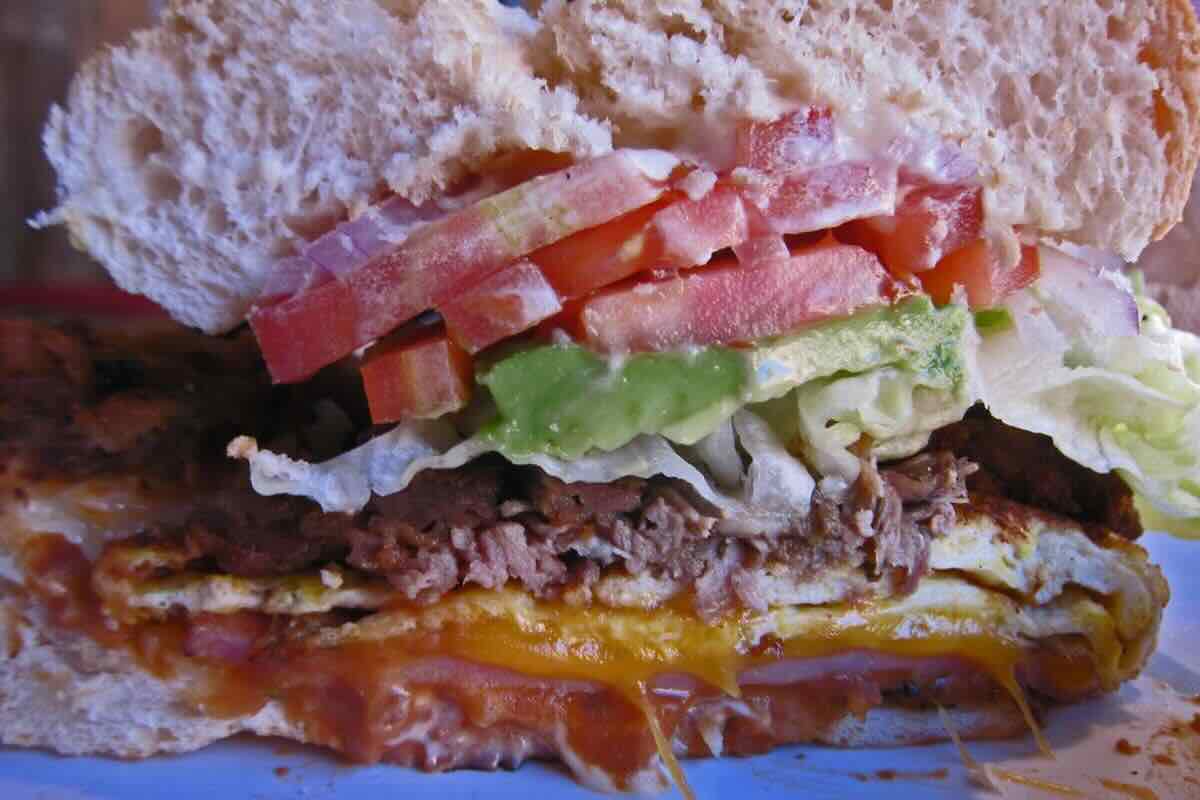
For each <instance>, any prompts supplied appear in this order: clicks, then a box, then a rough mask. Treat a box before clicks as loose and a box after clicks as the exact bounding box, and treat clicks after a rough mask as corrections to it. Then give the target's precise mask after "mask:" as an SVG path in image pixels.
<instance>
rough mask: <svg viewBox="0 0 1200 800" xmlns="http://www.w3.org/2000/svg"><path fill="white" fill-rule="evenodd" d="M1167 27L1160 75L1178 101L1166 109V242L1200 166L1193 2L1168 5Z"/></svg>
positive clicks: (1158, 40)
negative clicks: (1173, 88) (1176, 93)
mask: <svg viewBox="0 0 1200 800" xmlns="http://www.w3.org/2000/svg"><path fill="white" fill-rule="evenodd" d="M1162 22H1163V24H1162V26H1161V27H1160V28H1158V29H1156V31H1155V33H1156V35H1155V36H1154V39H1155V42H1154V43H1155V45H1156V51H1155V54H1154V55H1155V56H1156V57H1152V56H1150V54H1149V53H1147V54H1146V55H1147V57H1151V58H1152V61H1155V62H1158V63H1157V64H1156V66H1155V71H1156V72H1158V73H1159V75H1160V76H1162V77H1165V78H1166V81H1165V82H1166V84H1167V85H1171V86H1175V87H1178V88H1177V92H1178V98H1177V99H1176V102H1175V103H1173V104H1167V106H1166V108H1167V113H1168V115H1169V118H1170V124H1169V126H1168V131H1169V135H1170V138H1169V139H1168V140H1167V161H1168V162H1169V163H1170V170H1169V171H1168V172H1167V179H1166V183H1165V185H1164V187H1163V207H1162V217H1161V218H1160V219H1159V221H1158V224H1157V225H1156V226H1155V228H1154V235H1153V238H1154V239H1155V240H1158V239H1162V238H1163V237H1164V236H1166V235H1167V233H1168V232H1169V231H1170V230H1171V228H1173V227H1175V225H1176V224H1177V223H1178V222H1179V221H1180V220H1181V219H1183V209H1184V206H1186V205H1187V201H1188V196H1189V195H1190V193H1191V189H1192V180H1193V177H1194V175H1195V172H1196V164H1197V162H1198V161H1200V23H1197V19H1196V9H1195V7H1194V6H1193V5H1192V0H1167V2H1165V3H1163V19H1162Z"/></svg>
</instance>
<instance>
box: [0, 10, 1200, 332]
mask: <svg viewBox="0 0 1200 800" xmlns="http://www.w3.org/2000/svg"><path fill="white" fill-rule="evenodd" d="M165 2H166V0H0V186H3V187H4V188H3V191H0V310H3V309H5V308H7V309H10V310H11V309H12V308H13V307H14V306H23V307H32V306H36V305H39V304H42V303H45V302H61V299H62V298H63V297H64V291H63V287H66V288H67V289H69V290H70V291H73V292H75V294H73V295H71V297H73V298H75V299H76V300H77V301H78V302H71V303H68V305H77V306H82V307H81V308H80V309H79V310H87V308H89V307H91V306H93V305H94V304H96V303H100V304H103V303H105V302H107V300H105V299H104V298H105V297H106V296H105V295H103V294H99V295H98V294H97V291H98V290H96V289H95V288H94V287H98V286H103V285H105V284H106V283H107V278H106V275H105V273H104V270H103V269H101V268H100V267H99V266H98V265H97V264H96V263H95V262H93V261H92V260H91V259H89V258H88V257H87V256H85V255H83V254H81V253H79V252H77V251H75V250H74V248H72V247H71V245H70V242H69V241H68V238H67V236H66V234H65V233H64V231H63V230H62V229H61V228H53V229H51V230H47V231H35V230H33V229H32V228H30V227H29V226H28V224H27V222H26V221H27V220H28V219H29V218H30V217H32V216H33V215H34V214H36V213H37V212H39V211H42V210H45V209H49V208H51V207H53V205H54V176H53V173H52V170H51V169H50V167H49V165H48V164H47V163H46V160H45V158H44V157H43V156H42V149H41V129H42V126H43V124H44V123H45V120H46V115H47V113H48V111H49V108H50V105H51V104H52V103H57V102H61V101H62V100H63V99H64V98H65V96H66V93H67V87H68V86H69V84H70V80H71V76H72V75H73V74H74V72H75V70H76V69H77V68H78V66H79V65H80V64H81V63H82V62H83V61H84V60H85V59H87V58H88V56H90V55H91V54H93V53H94V52H96V51H97V50H98V49H100V48H102V47H105V46H106V45H109V44H114V43H120V42H121V41H123V40H124V39H125V38H126V37H127V36H128V34H129V32H130V31H132V30H135V29H137V28H139V27H144V26H146V25H148V24H150V23H151V22H152V21H153V19H154V17H155V16H156V14H157V13H158V12H159V11H160V10H161V7H162V6H163V5H165ZM501 2H507V3H509V4H516V3H517V2H519V0H501ZM1197 195H1200V192H1193V202H1192V203H1191V204H1190V205H1189V208H1188V212H1187V218H1186V219H1185V221H1184V223H1183V224H1181V225H1179V226H1177V227H1176V229H1175V230H1174V231H1173V232H1172V233H1171V235H1170V236H1168V237H1167V239H1166V240H1164V241H1163V242H1160V243H1158V244H1155V245H1152V246H1151V247H1150V249H1149V250H1147V252H1146V254H1145V256H1143V259H1142V263H1141V266H1143V267H1144V268H1145V269H1146V272H1147V275H1148V276H1149V277H1150V278H1151V280H1152V281H1154V282H1155V289H1154V291H1155V293H1156V294H1157V296H1158V297H1159V299H1160V300H1162V301H1163V302H1164V303H1165V304H1166V305H1167V307H1168V309H1169V310H1170V311H1171V312H1172V315H1173V316H1174V317H1175V319H1176V323H1177V324H1179V325H1180V326H1182V327H1187V328H1190V329H1192V330H1198V331H1200V255H1198V254H1200V197H1198V196H1197ZM49 285H53V286H55V287H56V289H55V293H54V294H47V293H46V287H47V286H49ZM47 298H50V300H49V301H47ZM97 298H99V299H97ZM64 310H66V309H64Z"/></svg>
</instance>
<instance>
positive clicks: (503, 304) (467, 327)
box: [438, 260, 562, 353]
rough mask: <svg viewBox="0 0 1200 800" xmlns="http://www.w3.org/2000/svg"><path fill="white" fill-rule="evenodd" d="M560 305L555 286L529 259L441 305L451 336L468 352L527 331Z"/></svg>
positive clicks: (476, 350)
mask: <svg viewBox="0 0 1200 800" xmlns="http://www.w3.org/2000/svg"><path fill="white" fill-rule="evenodd" d="M561 309H562V303H560V302H559V299H558V293H557V292H555V291H554V287H553V286H551V285H550V283H549V282H548V281H547V280H546V278H545V277H544V276H543V275H542V273H541V270H539V269H538V267H537V265H536V264H534V263H533V262H532V261H527V260H522V261H519V262H517V263H516V264H514V265H512V266H511V267H507V268H505V269H502V270H501V271H499V272H497V273H495V274H493V275H491V276H489V277H487V278H484V279H483V280H482V281H480V282H479V283H477V284H476V285H474V286H472V287H471V288H470V289H467V290H466V291H464V292H463V293H462V294H460V295H458V296H457V297H455V298H454V299H452V300H450V301H448V302H446V303H443V304H442V305H441V306H439V307H438V311H439V312H441V315H442V317H443V318H444V319H445V320H446V330H447V332H448V333H449V334H450V338H451V339H453V340H454V342H455V343H456V344H458V346H459V347H461V348H463V349H464V350H466V351H467V352H468V353H478V352H479V351H480V350H482V349H484V348H485V347H488V346H490V345H493V344H495V343H496V342H498V341H500V340H501V339H505V338H507V337H509V336H515V335H516V334H518V333H521V332H522V331H527V330H529V329H530V328H532V327H533V326H534V325H537V324H538V323H539V322H541V321H542V320H544V319H547V318H549V317H552V316H554V315H555V314H557V313H558V312H559V311H560V310H561Z"/></svg>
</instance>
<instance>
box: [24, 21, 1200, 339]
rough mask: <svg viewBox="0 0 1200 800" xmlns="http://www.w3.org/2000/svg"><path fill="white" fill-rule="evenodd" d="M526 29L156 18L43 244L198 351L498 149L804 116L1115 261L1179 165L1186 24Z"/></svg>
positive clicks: (75, 123)
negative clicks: (818, 108) (792, 112)
mask: <svg viewBox="0 0 1200 800" xmlns="http://www.w3.org/2000/svg"><path fill="white" fill-rule="evenodd" d="M538 13H539V14H540V21H535V20H534V19H533V18H531V17H530V16H529V15H528V14H527V13H526V12H524V11H522V10H520V9H506V8H504V7H502V6H501V5H500V4H499V3H495V2H490V1H489V0H469V2H462V3H437V2H421V1H420V0H407V1H406V2H401V1H400V0H389V2H381V0H342V1H341V2H333V1H332V0H316V1H315V2H296V1H295V0H288V2H271V1H269V0H239V2H231V1H230V0H176V1H175V2H173V3H172V4H171V5H170V7H169V9H168V11H167V13H166V15H165V18H164V20H163V22H162V24H161V25H160V26H159V27H158V28H156V29H154V30H151V31H148V32H145V33H142V34H140V35H138V36H136V37H135V38H134V39H133V41H132V42H131V43H130V44H129V45H127V46H126V47H123V48H117V49H113V50H110V51H108V52H107V53H105V54H103V55H101V56H100V57H98V58H96V59H95V60H94V61H92V62H91V63H90V64H89V65H88V66H87V68H86V69H84V70H83V71H82V72H81V74H80V76H79V77H78V78H77V80H76V81H75V84H74V86H73V88H72V90H71V93H70V97H69V99H68V101H67V104H66V106H65V108H58V109H55V110H54V111H53V113H52V114H51V118H50V123H49V125H48V127H47V130H46V147H47V152H48V154H49V157H50V159H51V161H52V162H53V164H54V166H55V168H56V169H57V171H58V175H59V191H58V194H59V206H58V208H57V209H55V210H54V211H53V212H51V213H49V214H47V215H44V216H43V217H42V218H41V220H40V221H41V222H42V223H50V222H63V223H65V224H67V225H68V226H69V228H70V230H71V232H72V234H73V235H74V237H75V239H76V241H78V242H79V244H80V245H81V246H83V247H84V248H86V249H87V250H89V251H90V252H91V253H92V254H93V255H95V256H96V258H98V259H99V260H100V261H101V262H102V263H103V264H104V265H105V266H106V267H107V268H108V269H109V270H110V272H111V273H112V274H113V276H114V278H115V279H116V280H117V282H118V283H119V284H120V285H121V286H122V287H123V288H125V289H128V290H130V291H133V292H138V293H142V294H146V295H148V296H149V297H151V298H153V299H154V300H156V301H158V302H159V303H160V304H162V305H163V306H164V307H165V308H167V310H168V311H170V312H171V313H172V315H173V316H175V317H176V318H177V319H179V320H181V321H183V322H185V323H187V324H189V325H193V326H196V327H199V328H202V329H204V330H205V331H208V332H213V333H215V332H219V331H224V330H227V329H229V328H231V327H233V326H235V325H237V324H238V323H239V322H240V321H241V319H242V318H243V316H244V315H245V313H246V311H247V310H248V308H249V307H250V306H251V304H252V303H253V302H254V300H255V298H256V297H257V295H258V292H259V290H260V289H261V287H262V285H263V282H264V280H265V277H266V275H267V274H268V272H269V270H270V267H271V264H272V263H273V261H274V260H276V259H278V258H279V257H281V256H285V255H287V254H289V253H290V252H291V251H293V250H294V249H295V248H296V247H297V246H298V245H300V244H301V243H302V242H303V241H304V240H305V239H307V238H311V237H313V236H315V235H316V234H319V233H321V232H323V231H324V230H325V229H327V228H328V227H330V226H331V225H332V224H333V223H334V222H335V221H336V220H337V219H339V218H342V217H344V216H346V215H353V214H354V213H355V212H356V211H358V210H361V209H362V208H363V207H364V206H365V205H367V204H368V203H370V202H371V201H372V200H374V199H377V198H378V197H379V196H380V194H381V193H384V192H396V193H398V194H400V195H402V196H404V197H407V198H409V199H411V200H413V201H415V202H420V201H423V200H425V199H427V198H429V197H431V196H436V195H437V194H438V193H439V192H441V191H443V190H444V189H445V187H446V186H447V185H448V184H449V183H451V182H453V181H454V180H455V179H456V178H459V177H462V176H463V175H465V174H469V173H471V172H474V171H479V170H482V169H485V168H486V166H485V165H486V162H487V160H488V158H489V157H490V156H491V155H493V154H495V153H500V152H504V151H511V150H521V149H543V150H552V151H557V152H566V153H570V154H573V155H575V156H577V157H581V158H582V157H589V156H593V155H596V154H599V153H601V152H604V151H606V150H608V149H610V148H611V147H612V146H614V143H615V144H616V145H620V146H648V145H662V144H671V143H672V142H676V141H679V140H681V139H683V138H686V136H685V134H687V135H691V136H693V138H694V134H695V132H696V131H702V132H705V135H707V136H709V138H722V137H725V138H728V136H729V135H730V133H729V131H730V128H729V127H728V125H729V124H730V122H731V118H733V117H744V116H750V117H755V118H760V119H761V118H769V117H771V116H773V115H774V114H777V113H778V112H779V111H780V110H781V109H782V108H784V107H787V106H794V105H797V104H803V103H827V104H830V105H832V106H833V107H834V108H835V109H836V110H837V113H838V114H840V115H843V117H844V118H845V119H847V120H850V121H852V122H854V123H856V124H858V125H859V126H860V127H863V128H870V127H871V126H872V125H874V124H875V122H876V121H877V120H878V119H879V117H880V115H885V116H886V115H889V114H890V115H897V114H898V115H900V116H901V117H903V118H905V119H908V120H910V121H912V122H914V123H915V124H918V125H920V126H921V127H923V128H925V129H927V130H928V131H930V132H931V133H933V134H936V135H938V136H941V137H944V138H946V139H948V140H949V141H951V142H955V143H959V144H961V145H962V146H963V147H964V148H965V149H966V150H967V151H968V152H969V153H971V154H972V155H973V156H975V157H976V158H977V159H978V160H979V162H980V164H981V167H982V170H983V174H984V176H985V180H986V182H987V186H988V198H987V201H988V207H989V209H990V213H991V214H992V215H993V216H994V217H995V218H996V219H998V220H1002V221H1005V222H1012V223H1014V224H1021V225H1025V226H1028V227H1030V228H1032V229H1035V230H1038V231H1041V232H1044V233H1049V234H1054V235H1057V236H1061V237H1065V238H1068V239H1071V240H1073V241H1076V242H1079V243H1083V244H1088V245H1092V246H1095V247H1099V248H1103V249H1107V250H1113V251H1116V252H1118V253H1120V254H1121V255H1122V256H1123V257H1125V258H1126V259H1130V260H1132V259H1133V258H1135V257H1136V256H1137V255H1138V253H1139V252H1140V251H1141V250H1142V248H1143V247H1144V246H1145V245H1146V244H1147V242H1149V241H1150V240H1151V239H1152V238H1155V237H1158V236H1161V235H1162V234H1163V233H1165V232H1166V230H1167V229H1168V228H1170V226H1171V225H1172V224H1174V223H1175V221H1176V220H1178V219H1179V216H1180V214H1181V211H1182V208H1183V204H1184V200H1185V198H1186V197H1187V193H1188V188H1189V186H1190V182H1191V175H1192V172H1193V170H1194V167H1195V164H1196V156H1197V148H1198V141H1197V139H1198V136H1200V124H1198V122H1197V114H1198V109H1200V99H1198V98H1200V88H1198V81H1200V78H1198V76H1200V72H1198V71H1197V65H1198V64H1200V58H1198V55H1197V38H1196V21H1195V16H1194V14H1193V12H1192V9H1191V7H1190V5H1189V4H1188V3H1187V2H1186V1H1185V0H1171V1H1170V2H1167V3H1157V2H1148V1H1147V0H1140V2H1131V3H1124V4H1120V5H1117V6H1115V7H1111V4H1109V3H1106V2H1098V1H1097V2H1086V3H1070V4H1064V3H1057V2H1043V1H1039V0H1019V1H1018V2H994V1H993V2H987V3H982V4H971V5H967V4H964V3H960V2H948V1H942V2H937V3H917V2H912V0H897V2H894V3H893V2H887V3H882V2H881V3H878V4H876V3H826V4H816V3H812V4H808V3H801V4H794V3H781V2H746V1H745V0H709V2H703V3H702V2H700V0H681V1H680V2H674V3H671V4H669V6H665V5H663V4H659V3H648V2H640V1H634V0H631V1H630V2H604V3H600V2H585V0H579V2H574V3H565V2H562V0H554V1H553V2H548V3H544V4H540V7H539V11H538ZM539 25H540V30H539ZM614 131H615V134H616V138H615V141H614V139H613V132H614Z"/></svg>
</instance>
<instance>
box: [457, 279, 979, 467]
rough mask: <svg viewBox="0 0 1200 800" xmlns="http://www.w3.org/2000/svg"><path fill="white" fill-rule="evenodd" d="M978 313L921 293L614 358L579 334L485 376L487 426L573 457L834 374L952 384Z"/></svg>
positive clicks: (495, 437) (696, 428)
mask: <svg viewBox="0 0 1200 800" xmlns="http://www.w3.org/2000/svg"><path fill="white" fill-rule="evenodd" d="M969 324H970V314H969V313H968V312H967V311H966V310H965V309H962V308H959V307H956V306H947V307H945V308H941V309H939V308H935V307H934V305H933V303H932V302H930V300H929V299H928V298H926V297H917V298H911V299H909V300H906V301H904V302H902V303H900V304H898V305H896V306H893V307H891V308H886V309H880V310H877V311H870V312H865V313H862V314H858V315H855V316H854V317H851V318H849V319H843V320H836V321H833V322H827V323H823V324H821V325H819V326H816V327H813V328H810V329H808V330H805V331H802V332H800V333H795V334H792V335H790V336H784V337H779V338H776V339H770V340H763V341H761V342H757V343H756V344H755V345H754V346H752V347H750V348H747V349H735V348H729V347H706V348H698V349H696V350H694V351H690V352H685V353H639V354H634V355H628V356H622V357H605V356H602V355H598V354H596V353H592V352H590V351H588V350H586V349H584V348H582V347H579V346H577V345H546V346H542V347H535V348H533V349H530V350H526V351H524V352H520V353H516V354H514V355H510V356H507V357H505V358H503V359H501V360H500V361H499V362H497V363H495V364H494V365H493V366H491V367H490V368H488V369H485V370H484V371H483V372H482V373H481V374H480V375H479V381H480V383H482V384H484V385H485V386H486V387H487V388H488V389H489V390H490V391H491V394H492V397H493V399H494V400H495V403H496V407H497V410H498V416H497V418H496V419H495V420H494V421H493V422H492V423H490V424H489V425H488V426H487V427H485V428H484V430H483V431H481V435H483V436H485V437H487V438H488V439H490V440H491V441H492V442H493V443H494V444H495V446H496V448H497V449H498V450H499V451H501V452H503V453H509V454H514V455H529V454H534V453H545V454H547V455H551V456H553V457H555V458H563V459H573V458H578V457H579V456H581V455H583V454H584V453H586V452H588V451H589V450H591V449H593V448H598V449H601V450H613V449H616V448H618V447H621V446H622V445H624V444H626V443H627V442H629V441H631V440H632V439H634V438H636V437H637V436H638V435H640V434H644V433H659V434H662V435H664V436H666V437H667V438H669V439H671V440H673V441H676V442H680V443H682V444H692V443H694V442H696V441H699V440H700V439H701V438H703V437H704V436H706V435H707V434H709V433H710V432H712V430H713V429H714V428H716V426H717V425H718V424H719V423H720V422H721V421H722V420H724V419H726V418H727V417H729V416H730V415H731V414H732V413H733V412H734V411H736V410H737V409H738V408H739V407H741V406H743V405H746V404H748V403H760V402H763V401H766V400H771V399H774V398H778V397H781V396H783V395H784V394H786V393H787V392H788V391H790V390H792V389H794V388H796V387H797V386H800V385H802V384H805V383H808V382H809V381H812V380H814V379H817V378H825V377H829V376H833V375H844V374H854V373H860V372H866V371H869V370H872V369H876V368H878V367H883V366H890V367H895V368H898V369H903V370H910V371H912V372H915V373H919V374H921V375H922V377H923V378H924V380H923V383H924V384H925V385H928V386H932V387H934V388H944V389H954V388H956V387H957V386H958V385H959V384H960V383H961V381H962V377H963V372H964V369H965V366H964V358H963V356H962V343H963V333H964V331H965V330H966V328H967V326H968V325H969Z"/></svg>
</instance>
